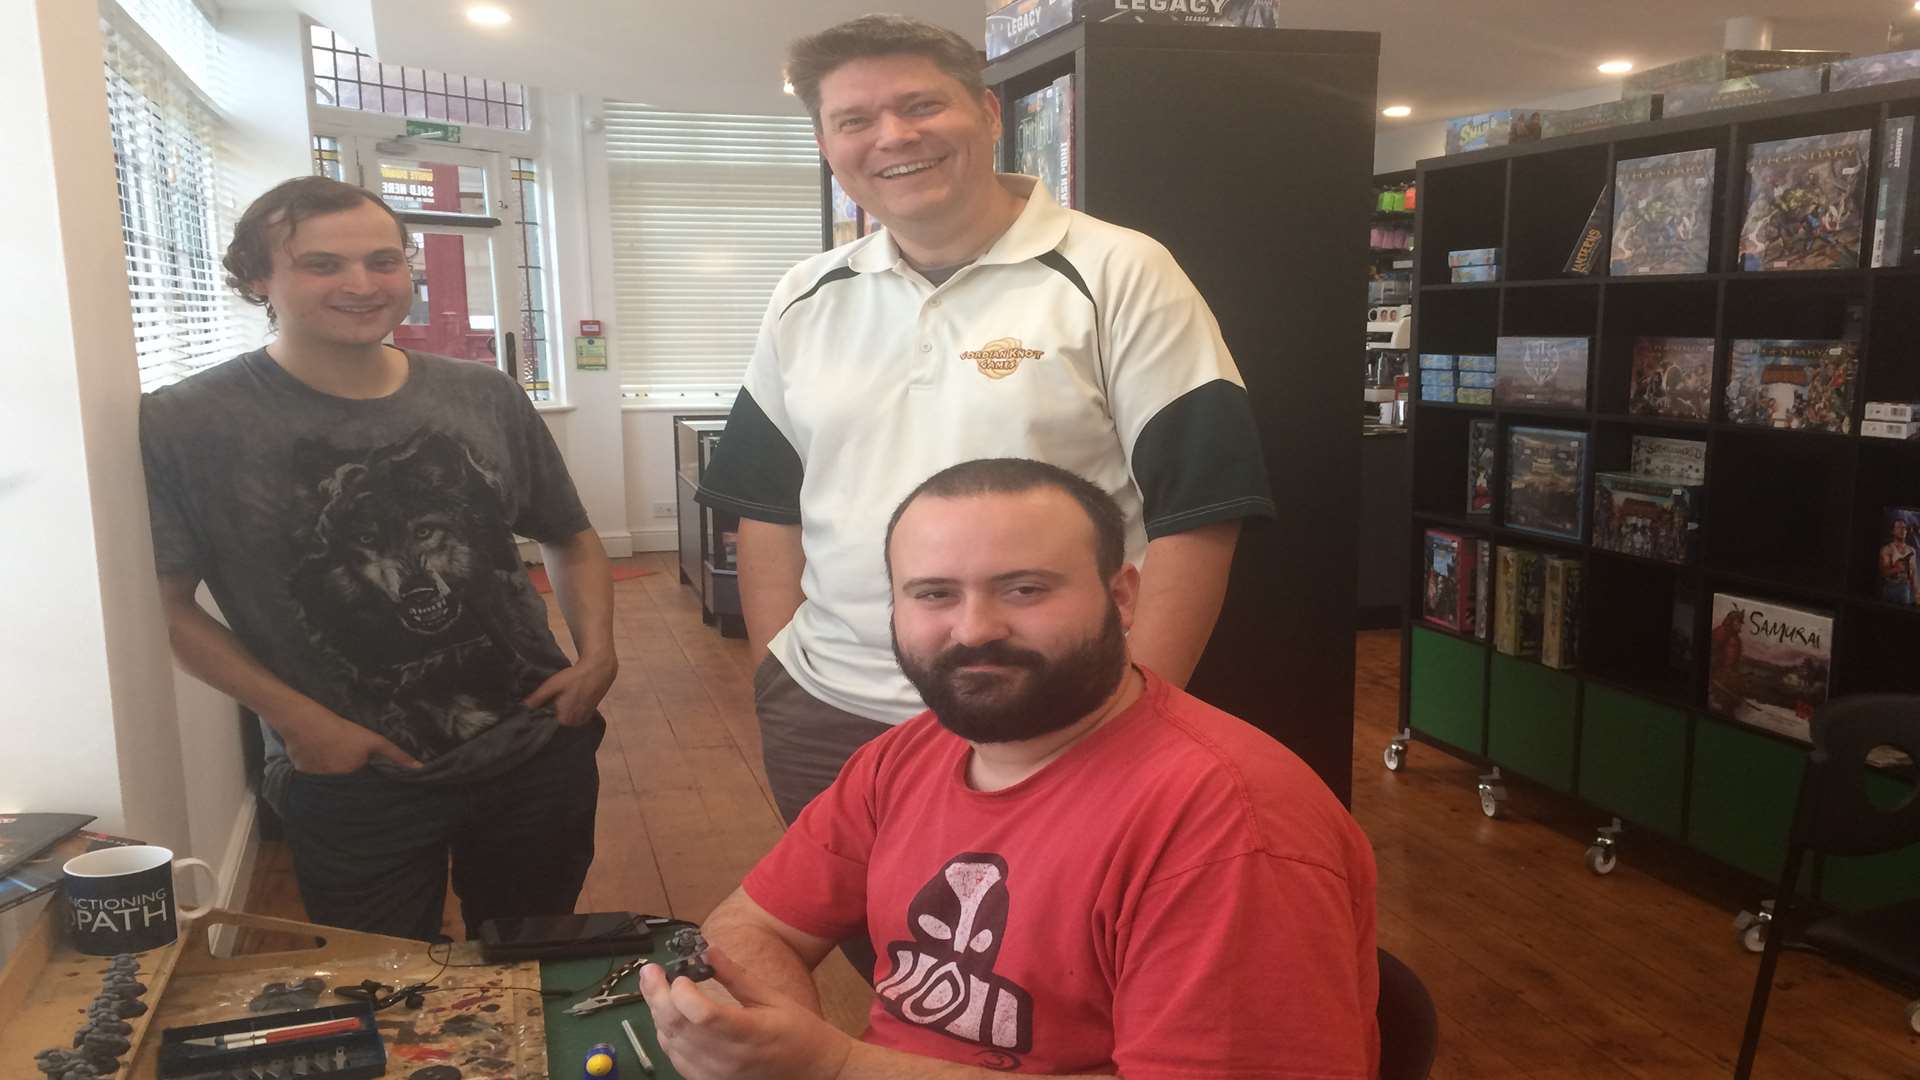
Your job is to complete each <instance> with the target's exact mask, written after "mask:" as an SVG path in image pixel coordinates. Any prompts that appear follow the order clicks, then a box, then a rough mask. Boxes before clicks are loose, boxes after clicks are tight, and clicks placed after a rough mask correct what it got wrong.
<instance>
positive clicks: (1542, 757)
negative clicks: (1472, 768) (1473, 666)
mask: <svg viewBox="0 0 1920 1080" xmlns="http://www.w3.org/2000/svg"><path fill="white" fill-rule="evenodd" d="M1488 685H1489V690H1488V694H1487V699H1488V708H1487V757H1488V758H1489V759H1491V760H1492V761H1493V762H1494V763H1495V764H1496V765H1500V766H1502V767H1505V768H1510V769H1512V770H1513V771H1514V772H1517V773H1519V774H1520V775H1521V776H1524V777H1526V778H1528V779H1529V780H1533V781H1535V782H1537V783H1541V784H1545V785H1546V786H1548V787H1550V788H1553V789H1554V790H1556V791H1565V792H1572V791H1573V732H1574V712H1575V706H1576V704H1577V702H1578V700H1579V695H1580V683H1579V681H1578V680H1577V679H1575V678H1574V677H1573V676H1572V675H1569V674H1567V673H1566V672H1564V671H1555V670H1553V669H1552V668H1548V667H1542V666H1541V665H1539V664H1536V663H1534V662H1533V661H1531V660H1521V659H1519V658H1517V657H1512V656H1506V655H1504V654H1500V653H1495V654H1494V656H1493V677H1492V678H1491V679H1490V680H1489V681H1488Z"/></svg>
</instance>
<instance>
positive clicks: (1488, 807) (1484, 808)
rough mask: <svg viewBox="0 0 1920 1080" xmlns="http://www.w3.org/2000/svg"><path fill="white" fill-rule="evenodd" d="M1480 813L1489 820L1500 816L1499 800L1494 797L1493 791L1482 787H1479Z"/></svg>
mask: <svg viewBox="0 0 1920 1080" xmlns="http://www.w3.org/2000/svg"><path fill="white" fill-rule="evenodd" d="M1480 812H1481V813H1483V814H1485V815H1487V816H1488V817H1490V818H1497V817H1499V816H1500V800H1499V799H1497V798H1495V797H1494V794H1493V789H1491V788H1488V787H1484V786H1483V787H1481V789H1480Z"/></svg>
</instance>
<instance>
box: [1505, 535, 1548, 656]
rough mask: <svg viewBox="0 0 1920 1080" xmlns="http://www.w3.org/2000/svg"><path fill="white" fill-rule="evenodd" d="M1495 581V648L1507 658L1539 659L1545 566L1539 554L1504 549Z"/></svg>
mask: <svg viewBox="0 0 1920 1080" xmlns="http://www.w3.org/2000/svg"><path fill="white" fill-rule="evenodd" d="M1495 558H1496V559H1498V561H1499V565H1498V567H1497V569H1496V572H1495V574H1494V581H1493V647H1494V649H1495V650H1497V651H1499V652H1502V653H1505V654H1506V655H1508V656H1522V657H1526V656H1539V655H1540V634H1541V631H1542V630H1543V629H1544V626H1543V625H1542V624H1543V622H1544V616H1545V611H1544V608H1545V606H1546V604H1545V593H1546V564H1545V559H1544V557H1543V556H1542V555H1541V554H1540V553H1539V552H1537V551H1530V550H1528V549H1526V548H1516V547H1506V546H1504V545H1503V546H1502V547H1501V548H1500V549H1499V553H1498V554H1497V555H1496V556H1495Z"/></svg>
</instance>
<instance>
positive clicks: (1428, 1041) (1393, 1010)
mask: <svg viewBox="0 0 1920 1080" xmlns="http://www.w3.org/2000/svg"><path fill="white" fill-rule="evenodd" d="M1379 954H1380V1002H1379V1004H1378V1005H1377V1006H1376V1007H1375V1008H1374V1016H1375V1018H1376V1019H1377V1020H1378V1021H1379V1023H1380V1080H1427V1073H1428V1071H1429V1070H1431V1069H1432V1068H1433V1057H1434V1052H1435V1051H1436V1050H1437V1049H1438V1048H1439V1046H1440V1017H1439V1015H1438V1014H1437V1013H1435V1012H1434V1009H1433V998H1432V997H1430V996H1429V995H1428V994H1427V986H1426V984H1425V983H1423V982H1421V981H1420V976H1418V975H1415V974H1414V973H1413V969H1412V968H1410V967H1408V966H1407V965H1405V964H1403V963H1401V962H1400V960H1399V958H1398V957H1396V956H1394V955H1393V954H1392V953H1390V952H1388V951H1387V950H1385V949H1380V950H1379Z"/></svg>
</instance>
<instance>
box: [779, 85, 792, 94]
mask: <svg viewBox="0 0 1920 1080" xmlns="http://www.w3.org/2000/svg"><path fill="white" fill-rule="evenodd" d="M780 92H781V93H783V94H791V93H793V84H792V83H790V82H783V83H781V84H780Z"/></svg>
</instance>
